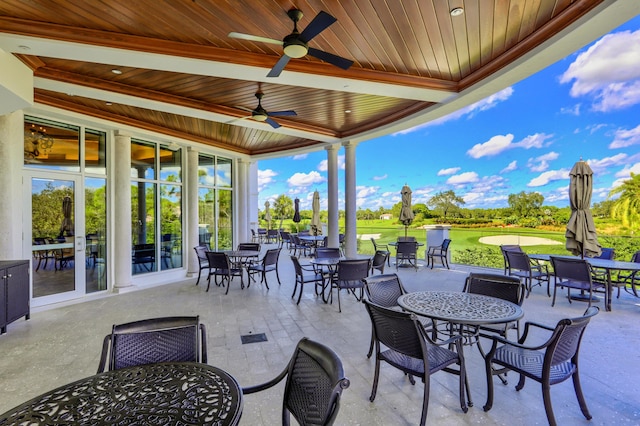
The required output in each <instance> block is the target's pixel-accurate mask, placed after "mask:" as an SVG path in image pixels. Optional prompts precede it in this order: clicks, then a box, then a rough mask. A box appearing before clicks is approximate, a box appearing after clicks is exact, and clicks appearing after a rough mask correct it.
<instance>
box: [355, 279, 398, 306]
mask: <svg viewBox="0 0 640 426" xmlns="http://www.w3.org/2000/svg"><path fill="white" fill-rule="evenodd" d="M364 291H365V293H366V295H367V298H368V299H369V300H370V301H371V302H373V303H375V304H376V305H379V306H382V307H385V308H391V307H394V306H398V297H400V296H402V295H403V294H405V293H406V291H405V289H404V287H403V286H402V282H400V277H398V275H397V274H382V275H372V276H370V277H367V278H365V279H364Z"/></svg>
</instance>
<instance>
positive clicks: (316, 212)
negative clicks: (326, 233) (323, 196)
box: [311, 191, 322, 235]
mask: <svg viewBox="0 0 640 426" xmlns="http://www.w3.org/2000/svg"><path fill="white" fill-rule="evenodd" d="M311 208H312V210H313V216H312V217H311V227H312V228H315V235H321V234H322V223H320V193H319V192H318V191H314V192H313V203H312V204H311Z"/></svg>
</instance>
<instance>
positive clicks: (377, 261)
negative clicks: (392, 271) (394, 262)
mask: <svg viewBox="0 0 640 426" xmlns="http://www.w3.org/2000/svg"><path fill="white" fill-rule="evenodd" d="M388 257H389V252H388V251H385V250H376V253H375V254H374V255H373V260H372V261H371V269H377V270H379V271H380V272H384V265H385V264H386V263H387V258H388Z"/></svg>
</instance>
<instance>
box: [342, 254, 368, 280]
mask: <svg viewBox="0 0 640 426" xmlns="http://www.w3.org/2000/svg"><path fill="white" fill-rule="evenodd" d="M370 263H371V261H370V260H369V259H347V260H341V261H339V262H338V278H337V280H338V281H361V280H362V279H363V278H366V277H367V276H368V275H369V264H370Z"/></svg>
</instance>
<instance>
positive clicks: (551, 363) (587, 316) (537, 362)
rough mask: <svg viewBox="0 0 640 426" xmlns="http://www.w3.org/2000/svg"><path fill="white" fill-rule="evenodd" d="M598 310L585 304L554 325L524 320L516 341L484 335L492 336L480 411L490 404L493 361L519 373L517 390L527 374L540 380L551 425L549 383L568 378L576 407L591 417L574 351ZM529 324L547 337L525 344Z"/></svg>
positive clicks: (489, 407) (490, 337)
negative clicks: (581, 310)
mask: <svg viewBox="0 0 640 426" xmlns="http://www.w3.org/2000/svg"><path fill="white" fill-rule="evenodd" d="M598 311H599V310H598V307H596V306H591V307H589V308H587V310H586V311H585V313H584V315H583V316H581V317H578V318H568V319H563V320H560V321H559V322H558V324H557V325H556V326H555V328H553V327H548V326H545V325H541V324H537V323H533V322H526V323H525V325H524V333H523V335H522V337H521V338H520V339H519V340H518V341H517V342H512V341H509V340H507V339H505V338H503V337H500V336H495V335H492V336H484V337H487V338H489V339H492V340H493V343H492V346H491V350H489V352H488V353H487V356H486V358H485V368H486V372H487V402H486V404H485V405H484V411H489V410H490V409H491V407H492V406H493V378H492V372H493V369H494V367H493V366H492V365H493V364H497V365H500V366H502V367H504V369H505V370H511V371H513V372H515V373H518V374H520V380H519V381H518V384H517V385H516V390H517V391H519V390H521V389H522V388H523V387H524V384H525V380H526V378H527V377H528V378H530V379H532V380H535V381H536V382H538V383H540V384H542V399H543V402H544V408H545V412H546V415H547V420H548V421H549V424H550V425H552V426H555V425H556V419H555V416H554V414H553V407H552V406H551V392H550V391H551V386H552V385H555V384H557V383H562V382H564V381H565V380H567V379H569V378H571V379H572V380H573V387H574V390H575V393H576V397H577V398H578V403H579V404H580V410H582V414H583V415H584V416H585V417H586V418H587V420H591V414H590V413H589V409H588V408H587V403H586V401H585V399H584V395H583V393H582V387H581V386H580V370H579V365H578V355H579V353H580V342H581V341H582V336H583V335H584V331H585V329H586V327H587V325H588V324H589V321H590V320H591V318H592V317H593V316H594V315H596V314H597V313H598ZM533 327H537V328H539V329H543V330H547V331H549V332H551V334H550V336H549V339H548V340H547V341H546V342H545V343H542V344H535V345H534V346H531V345H528V342H527V337H528V335H529V330H530V329H531V328H533ZM532 334H535V333H532ZM532 340H536V341H539V337H537V338H536V337H534V338H533V339H532ZM498 344H502V346H498Z"/></svg>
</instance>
